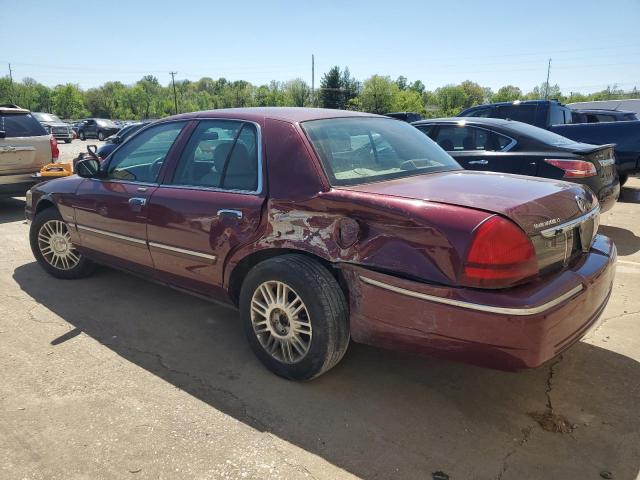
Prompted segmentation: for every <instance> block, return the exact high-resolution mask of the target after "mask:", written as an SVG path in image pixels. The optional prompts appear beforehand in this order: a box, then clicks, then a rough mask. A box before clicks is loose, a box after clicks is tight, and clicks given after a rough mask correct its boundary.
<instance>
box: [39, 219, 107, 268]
mask: <svg viewBox="0 0 640 480" xmlns="http://www.w3.org/2000/svg"><path fill="white" fill-rule="evenodd" d="M29 243H30V244H31V251H32V252H33V255H34V256H35V257H36V260H37V261H38V263H39V264H40V266H41V267H42V268H44V270H45V271H46V272H47V273H49V274H50V275H53V276H54V277H56V278H62V279H65V280H70V279H75V278H82V277H85V276H87V275H89V274H90V273H91V272H92V271H93V268H94V264H93V262H91V261H90V260H89V259H87V258H86V257H85V256H84V255H82V254H81V253H80V252H78V251H77V250H76V249H75V247H74V246H73V243H71V239H70V236H69V232H68V230H67V224H66V223H65V222H64V221H63V220H62V217H61V216H60V213H59V212H58V210H57V209H55V208H47V209H45V210H43V211H41V212H40V213H38V214H37V215H36V217H35V219H34V220H33V223H32V224H31V228H30V230H29Z"/></svg>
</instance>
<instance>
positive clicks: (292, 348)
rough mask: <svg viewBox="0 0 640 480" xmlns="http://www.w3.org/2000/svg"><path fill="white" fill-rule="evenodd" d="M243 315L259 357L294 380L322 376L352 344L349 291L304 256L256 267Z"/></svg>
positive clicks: (246, 287)
mask: <svg viewBox="0 0 640 480" xmlns="http://www.w3.org/2000/svg"><path fill="white" fill-rule="evenodd" d="M240 316H241V318H242V322H243V326H244V330H245V334H246V336H247V340H248V341H249V344H250V345H251V348H252V350H253V352H254V353H255V354H256V356H257V357H258V358H259V359H260V361H261V362H262V363H263V364H264V365H265V366H266V367H267V368H268V369H269V370H271V371H272V372H273V373H275V374H276V375H279V376H281V377H284V378H288V379H290V380H311V379H312V378H315V377H317V376H319V375H322V374H323V373H325V372H326V371H328V370H330V369H331V368H333V367H334V366H335V365H336V364H337V363H338V362H339V361H340V360H341V359H342V357H343V356H344V354H345V352H346V351H347V347H348V345H349V324H348V318H349V316H348V305H347V301H346V299H345V296H344V293H343V292H342V289H341V288H340V285H338V282H337V281H336V279H335V278H334V277H333V276H332V275H331V273H329V271H328V270H327V269H326V268H325V267H324V266H322V265H321V264H320V263H318V262H317V261H315V260H313V259H311V258H308V257H306V256H304V255H295V254H292V255H283V256H280V257H275V258H271V259H269V260H265V261H264V262H261V263H259V264H258V265H256V266H255V267H253V269H251V271H249V273H248V274H247V277H246V278H245V280H244V282H243V284H242V289H241V292H240Z"/></svg>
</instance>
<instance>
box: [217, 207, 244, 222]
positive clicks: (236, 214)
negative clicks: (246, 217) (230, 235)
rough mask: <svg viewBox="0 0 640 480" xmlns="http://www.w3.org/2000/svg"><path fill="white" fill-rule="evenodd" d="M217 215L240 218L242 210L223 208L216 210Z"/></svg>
mask: <svg viewBox="0 0 640 480" xmlns="http://www.w3.org/2000/svg"><path fill="white" fill-rule="evenodd" d="M218 216H219V217H221V218H222V217H231V218H236V219H238V220H240V219H241V218H242V212H241V211H240V210H228V209H225V208H223V209H222V210H218Z"/></svg>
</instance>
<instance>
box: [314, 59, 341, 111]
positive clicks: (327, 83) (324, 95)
mask: <svg viewBox="0 0 640 480" xmlns="http://www.w3.org/2000/svg"><path fill="white" fill-rule="evenodd" d="M341 80H342V77H341V75H340V67H338V66H335V67H333V68H331V70H329V71H328V72H327V73H325V74H324V75H323V76H322V79H321V80H320V106H321V107H323V108H344V95H343V92H342V81H341Z"/></svg>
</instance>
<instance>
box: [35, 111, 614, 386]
mask: <svg viewBox="0 0 640 480" xmlns="http://www.w3.org/2000/svg"><path fill="white" fill-rule="evenodd" d="M292 159H295V161H292ZM267 160H268V161H267ZM77 172H78V173H79V176H71V177H66V178H65V179H57V180H52V181H49V182H45V183H43V184H41V185H38V186H37V187H35V188H33V189H32V195H31V197H30V199H29V201H28V202H27V205H26V213H27V217H28V218H29V220H31V222H32V224H31V229H30V234H29V235H30V242H31V248H32V250H33V253H34V255H35V257H36V259H37V261H38V263H39V264H40V265H41V266H42V268H43V269H45V270H46V271H47V272H49V273H50V274H51V275H53V276H55V277H59V278H67V279H70V278H78V277H81V276H84V275H87V274H89V273H90V271H91V268H92V264H93V262H98V263H105V264H109V265H114V266H118V267H121V268H125V269H128V270H133V271H135V272H138V273H141V274H143V275H148V276H151V277H152V278H154V279H155V280H157V281H160V282H164V283H166V284H169V285H173V286H175V287H178V288H180V289H182V290H185V289H186V290H189V291H192V292H194V293H197V294H199V295H208V296H211V297H214V298H217V299H221V300H227V301H229V302H232V303H234V304H235V305H237V306H239V309H240V318H241V321H242V323H243V326H244V329H245V332H246V335H247V338H248V341H249V343H250V345H251V347H252V348H253V351H254V352H255V354H256V355H257V357H258V358H259V359H260V360H261V361H262V362H263V363H264V364H265V365H266V366H267V367H268V368H269V369H271V370H272V371H273V372H275V373H276V374H278V375H281V376H284V377H286V378H290V379H295V380H308V379H310V378H313V377H316V376H318V375H320V374H322V373H323V372H325V371H327V370H329V369H330V368H332V367H333V366H334V365H336V364H337V363H338V362H339V361H340V359H341V358H342V356H343V355H344V353H345V351H346V349H347V346H348V345H349V340H350V338H351V339H353V340H354V341H356V342H363V343H369V344H374V345H381V346H385V347H390V348H394V349H398V350H404V351H411V352H423V353H431V354H434V355H439V356H443V357H448V358H452V359H456V360H461V361H467V362H470V363H476V364H481V365H486V366H492V367H496V368H502V369H521V368H527V367H534V366H537V365H540V364H541V363H543V362H545V361H547V360H549V359H550V358H552V357H555V356H556V355H558V354H560V353H561V352H563V351H564V350H565V349H567V348H568V347H569V346H570V345H572V344H573V343H575V342H576V341H578V339H579V338H581V337H582V336H583V335H585V333H586V332H587V331H588V330H589V328H590V327H591V326H592V325H593V324H594V323H595V322H596V320H597V319H598V317H599V316H600V314H601V313H602V311H603V309H604V307H605V306H606V304H607V301H608V299H609V295H610V293H611V289H612V285H613V279H614V271H615V259H616V249H615V246H614V244H613V242H612V241H611V240H609V239H608V238H606V237H604V236H602V235H598V234H597V226H598V220H599V210H600V209H599V206H598V202H597V199H596V198H595V196H594V195H593V193H592V192H591V191H590V190H589V189H587V188H585V187H583V186H581V185H576V184H574V183H569V182H563V181H559V180H547V179H542V178H533V177H523V176H511V175H508V174H502V173H490V172H474V171H466V170H463V169H462V168H460V166H459V165H458V164H457V163H456V161H455V160H453V158H451V156H449V155H448V154H447V153H446V152H444V151H443V150H442V149H441V148H440V147H438V146H437V145H436V144H435V143H434V142H433V141H432V140H430V139H429V138H428V137H427V136H426V135H424V134H422V133H421V132H419V131H418V130H417V129H415V128H414V127H412V126H411V125H409V124H407V123H405V122H399V121H396V120H393V119H390V118H385V117H380V116H376V115H371V114H365V113H358V112H349V111H339V110H322V109H304V108H248V109H225V110H214V111H208V112H197V113H191V114H182V115H177V116H174V117H169V118H166V119H163V120H160V121H158V122H155V123H154V124H152V125H149V126H148V127H147V128H144V129H142V130H140V131H138V132H137V133H136V134H134V135H133V136H132V137H131V138H130V139H129V140H127V141H126V142H125V143H123V144H122V145H121V147H120V148H118V149H117V150H116V151H114V152H113V153H112V154H111V155H110V156H109V157H108V158H107V159H106V161H104V162H99V161H98V160H97V159H85V160H82V161H80V162H79V163H78V164H77Z"/></svg>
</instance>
